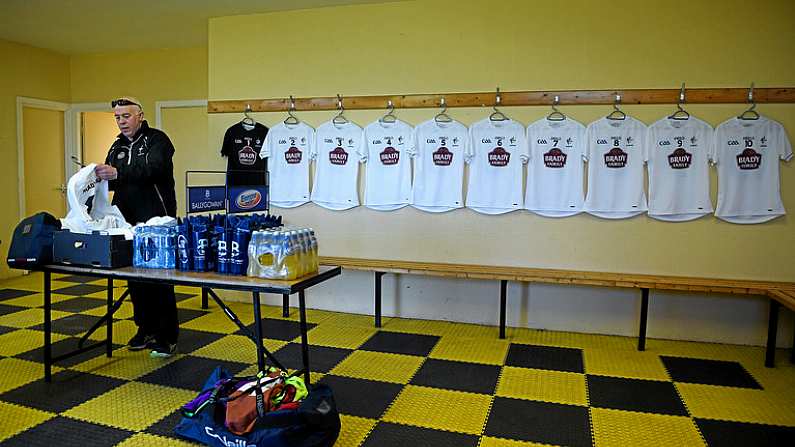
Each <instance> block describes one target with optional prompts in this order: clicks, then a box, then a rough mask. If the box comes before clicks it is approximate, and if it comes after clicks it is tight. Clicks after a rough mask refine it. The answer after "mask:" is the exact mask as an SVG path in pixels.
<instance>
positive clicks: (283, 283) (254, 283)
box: [35, 264, 342, 295]
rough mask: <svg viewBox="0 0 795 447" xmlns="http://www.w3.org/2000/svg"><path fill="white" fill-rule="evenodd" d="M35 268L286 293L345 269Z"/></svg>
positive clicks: (178, 283)
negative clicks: (248, 272)
mask: <svg viewBox="0 0 795 447" xmlns="http://www.w3.org/2000/svg"><path fill="white" fill-rule="evenodd" d="M35 270H38V271H42V272H50V273H66V274H73V275H85V276H97V277H102V278H113V279H126V280H133V281H141V282H154V283H167V284H174V285H181V286H194V287H209V288H219V289H229V290H244V291H250V292H262V293H282V294H288V295H289V294H293V293H295V292H300V291H302V290H305V289H307V288H309V287H311V286H313V285H315V284H318V283H321V282H323V281H326V280H328V279H331V278H333V277H335V276H338V275H340V273H341V272H342V268H341V267H338V266H329V265H322V266H320V270H319V271H318V272H317V273H312V274H309V275H304V276H302V277H301V278H298V279H293V280H276V279H263V278H255V277H251V276H240V275H224V274H221V273H216V272H187V271H181V270H172V269H147V268H139V267H122V268H117V269H101V268H96V267H79V266H73V265H56V264H48V265H44V266H41V267H38V268H36V269H35Z"/></svg>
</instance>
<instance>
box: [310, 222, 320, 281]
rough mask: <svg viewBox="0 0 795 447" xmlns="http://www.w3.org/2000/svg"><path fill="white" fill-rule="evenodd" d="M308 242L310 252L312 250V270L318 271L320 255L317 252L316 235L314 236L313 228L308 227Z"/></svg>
mask: <svg viewBox="0 0 795 447" xmlns="http://www.w3.org/2000/svg"><path fill="white" fill-rule="evenodd" d="M309 242H310V243H311V252H312V266H313V269H314V271H316V272H317V271H318V270H319V269H320V255H319V254H318V244H317V237H316V236H315V230H313V229H311V228H310V229H309Z"/></svg>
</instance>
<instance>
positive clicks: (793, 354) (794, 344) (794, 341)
mask: <svg viewBox="0 0 795 447" xmlns="http://www.w3.org/2000/svg"><path fill="white" fill-rule="evenodd" d="M789 362H790V363H795V328H793V330H792V352H790V356H789Z"/></svg>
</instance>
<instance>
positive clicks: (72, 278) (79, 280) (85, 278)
mask: <svg viewBox="0 0 795 447" xmlns="http://www.w3.org/2000/svg"><path fill="white" fill-rule="evenodd" d="M102 280H103V279H102V278H98V277H96V276H83V275H67V276H62V277H60V278H58V281H63V282H76V283H80V284H83V283H87V282H93V281H102Z"/></svg>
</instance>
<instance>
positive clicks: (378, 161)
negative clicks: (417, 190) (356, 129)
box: [363, 120, 414, 211]
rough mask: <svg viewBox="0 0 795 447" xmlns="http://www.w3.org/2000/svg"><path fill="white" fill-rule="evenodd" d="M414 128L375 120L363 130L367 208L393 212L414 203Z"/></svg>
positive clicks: (365, 199) (396, 122)
mask: <svg viewBox="0 0 795 447" xmlns="http://www.w3.org/2000/svg"><path fill="white" fill-rule="evenodd" d="M413 132H414V129H412V127H411V126H409V125H408V124H406V123H404V122H403V121H399V120H398V121H395V122H394V123H384V122H381V121H380V120H378V121H375V122H373V123H371V124H370V125H368V126H367V127H365V128H364V140H365V143H364V144H365V145H366V147H367V149H366V150H365V151H364V153H363V161H366V162H367V169H366V171H367V185H366V186H365V188H364V206H366V207H367V208H371V209H374V210H378V211H391V210H396V209H398V208H403V207H404V206H406V205H408V204H409V203H411V154H412V153H414V149H413V148H414V133H413Z"/></svg>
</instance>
